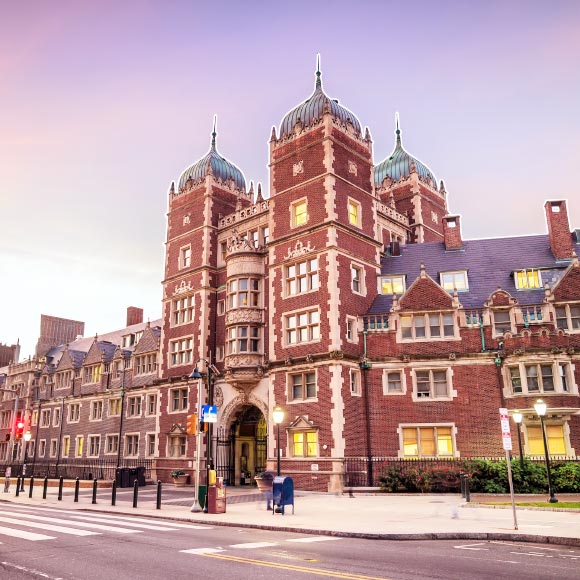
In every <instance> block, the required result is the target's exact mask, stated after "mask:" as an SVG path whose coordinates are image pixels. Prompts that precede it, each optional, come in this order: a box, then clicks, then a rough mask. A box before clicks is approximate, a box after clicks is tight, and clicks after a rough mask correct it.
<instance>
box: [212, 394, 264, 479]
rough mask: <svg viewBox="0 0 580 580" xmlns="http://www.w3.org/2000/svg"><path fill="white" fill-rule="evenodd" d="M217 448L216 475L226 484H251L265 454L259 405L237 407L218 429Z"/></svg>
mask: <svg viewBox="0 0 580 580" xmlns="http://www.w3.org/2000/svg"><path fill="white" fill-rule="evenodd" d="M216 451H217V453H216V471H217V475H218V477H223V478H224V481H225V482H226V483H227V485H253V484H254V476H255V475H256V474H257V473H260V472H261V471H264V470H265V469H266V460H267V457H268V448H267V426H266V419H265V418H264V415H263V414H262V412H261V411H260V409H258V408H257V407H255V406H253V405H244V406H242V407H240V408H239V409H238V411H237V412H236V413H235V414H234V416H233V418H232V421H231V424H230V426H229V427H220V428H219V429H218V434H217V441H216Z"/></svg>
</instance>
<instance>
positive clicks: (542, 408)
mask: <svg viewBox="0 0 580 580" xmlns="http://www.w3.org/2000/svg"><path fill="white" fill-rule="evenodd" d="M534 409H535V410H536V413H537V415H538V417H539V418H540V423H541V424H542V437H543V439H544V454H545V456H546V471H547V473H548V489H549V491H550V499H548V501H549V502H550V503H558V500H557V499H556V496H555V495H554V486H553V485H552V473H551V471H550V457H549V455H548V440H547V439H546V427H545V425H544V415H545V414H546V411H547V409H548V405H546V403H544V401H542V399H538V400H537V401H536V402H535V404H534Z"/></svg>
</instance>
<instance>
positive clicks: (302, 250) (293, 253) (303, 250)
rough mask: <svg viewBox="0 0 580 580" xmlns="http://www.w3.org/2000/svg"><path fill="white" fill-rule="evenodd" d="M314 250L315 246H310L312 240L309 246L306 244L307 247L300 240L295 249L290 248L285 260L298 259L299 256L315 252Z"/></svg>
mask: <svg viewBox="0 0 580 580" xmlns="http://www.w3.org/2000/svg"><path fill="white" fill-rule="evenodd" d="M314 249H315V246H311V245H310V240H308V244H306V246H305V245H304V244H303V243H302V242H301V241H300V240H298V241H297V242H296V244H295V245H294V249H291V248H288V253H287V254H286V255H285V256H284V260H290V259H291V258H298V257H299V256H303V255H304V254H308V253H309V252H313V251H314Z"/></svg>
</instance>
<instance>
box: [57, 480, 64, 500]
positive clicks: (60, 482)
mask: <svg viewBox="0 0 580 580" xmlns="http://www.w3.org/2000/svg"><path fill="white" fill-rule="evenodd" d="M63 483H64V477H63V476H62V475H61V476H60V478H59V480H58V501H61V500H62V485H63Z"/></svg>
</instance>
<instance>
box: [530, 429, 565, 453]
mask: <svg viewBox="0 0 580 580" xmlns="http://www.w3.org/2000/svg"><path fill="white" fill-rule="evenodd" d="M545 429H546V439H547V443H548V454H549V455H552V456H553V455H564V456H567V455H569V453H568V448H567V445H566V435H565V431H564V424H563V423H557V424H553V423H546V425H545ZM525 431H526V436H527V451H528V454H529V455H536V456H539V457H543V456H544V437H543V434H542V426H541V425H526V428H525Z"/></svg>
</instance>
